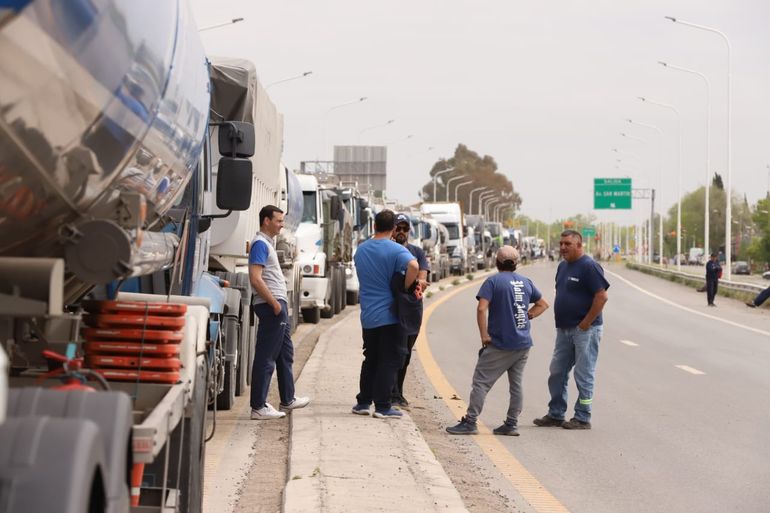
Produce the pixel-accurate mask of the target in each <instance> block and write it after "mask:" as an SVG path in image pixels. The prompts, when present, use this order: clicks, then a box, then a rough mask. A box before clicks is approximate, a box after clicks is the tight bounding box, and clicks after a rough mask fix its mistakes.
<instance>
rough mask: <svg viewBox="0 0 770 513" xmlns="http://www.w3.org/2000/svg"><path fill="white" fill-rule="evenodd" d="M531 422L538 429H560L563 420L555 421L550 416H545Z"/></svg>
mask: <svg viewBox="0 0 770 513" xmlns="http://www.w3.org/2000/svg"><path fill="white" fill-rule="evenodd" d="M532 422H533V423H534V424H535V425H536V426H539V427H561V425H562V424H564V419H555V418H553V417H551V416H550V415H545V416H543V417H540V418H539V419H535V420H533V421H532Z"/></svg>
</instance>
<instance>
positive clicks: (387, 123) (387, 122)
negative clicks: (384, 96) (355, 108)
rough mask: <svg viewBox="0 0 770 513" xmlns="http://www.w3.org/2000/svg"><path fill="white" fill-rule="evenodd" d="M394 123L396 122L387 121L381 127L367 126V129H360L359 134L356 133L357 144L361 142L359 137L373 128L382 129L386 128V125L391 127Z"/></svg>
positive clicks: (392, 120)
mask: <svg viewBox="0 0 770 513" xmlns="http://www.w3.org/2000/svg"><path fill="white" fill-rule="evenodd" d="M395 122H396V120H395V119H389V120H387V121H386V122H385V123H382V124H381V125H374V126H369V127H366V128H364V129H362V130H361V131H360V132H358V142H359V143H360V142H361V136H362V135H363V134H364V132H368V131H369V130H374V129H375V128H384V127H386V126H388V125H392V124H393V123H395Z"/></svg>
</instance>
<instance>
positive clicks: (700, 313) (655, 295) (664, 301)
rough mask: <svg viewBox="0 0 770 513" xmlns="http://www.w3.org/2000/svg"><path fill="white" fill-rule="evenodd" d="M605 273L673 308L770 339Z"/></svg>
mask: <svg viewBox="0 0 770 513" xmlns="http://www.w3.org/2000/svg"><path fill="white" fill-rule="evenodd" d="M604 272H605V273H607V274H611V275H612V276H614V277H615V278H617V279H619V280H620V281H622V282H623V283H625V284H626V285H628V286H629V287H632V288H635V289H636V290H638V291H639V292H641V293H643V294H647V295H648V296H650V297H652V298H655V299H657V300H658V301H662V302H663V303H666V304H667V305H671V306H673V307H675V308H679V309H680V310H684V311H685V312H690V313H692V314H695V315H700V316H701V317H705V318H707V319H712V320H714V321H719V322H722V323H724V324H729V325H730V326H735V327H736V328H742V329H744V330H746V331H751V332H752V333H758V334H760V335H766V336H768V337H770V331H765V330H761V329H759V328H752V327H751V326H746V325H745V324H741V323H739V322H735V321H730V320H728V319H722V318H721V317H717V316H715V315H709V314H707V313H704V312H699V311H698V310H694V309H692V308H689V307H686V306H682V305H680V304H677V303H675V302H673V301H671V300H669V299H666V298H664V297H661V296H659V295H657V294H655V293H653V292H650V291H649V290H646V289H643V288H642V287H640V286H639V285H637V284H635V283H632V282H631V281H629V280H627V279H626V278H624V277H622V276H620V275H619V274H616V273H614V272H612V271H608V270H606V269H605V270H604Z"/></svg>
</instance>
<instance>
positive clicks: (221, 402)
mask: <svg viewBox="0 0 770 513" xmlns="http://www.w3.org/2000/svg"><path fill="white" fill-rule="evenodd" d="M236 370H237V369H236V366H235V362H225V380H224V388H223V389H222V391H221V392H220V393H219V395H218V396H217V410H223V411H227V410H229V409H230V408H232V407H233V404H234V403H235V382H236V381H237V379H238V377H237V376H236Z"/></svg>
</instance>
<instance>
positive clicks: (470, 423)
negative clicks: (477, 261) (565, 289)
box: [446, 246, 548, 436]
mask: <svg viewBox="0 0 770 513" xmlns="http://www.w3.org/2000/svg"><path fill="white" fill-rule="evenodd" d="M518 261H519V253H518V251H516V249H515V248H513V247H512V246H503V247H501V248H500V249H499V250H498V251H497V258H496V265H497V271H498V272H497V274H495V275H493V276H490V277H489V278H487V279H486V281H484V283H483V284H482V285H481V288H480V289H479V292H478V294H477V295H476V299H477V300H478V302H479V303H478V306H477V308H476V321H477V323H478V326H479V335H480V336H481V349H480V350H479V357H478V361H477V362H476V368H475V370H474V371H473V383H472V385H471V395H470V399H469V400H468V409H467V410H466V412H465V416H464V417H463V418H462V419H461V420H460V423H459V424H457V425H456V426H451V427H448V428H446V430H447V432H448V433H450V434H452V435H474V434H476V433H478V429H477V428H476V420H477V419H478V417H479V415H480V414H481V410H482V408H483V407H484V400H485V399H486V397H487V393H488V392H489V390H490V389H491V388H492V386H493V385H494V384H495V383H496V382H497V380H498V379H500V376H502V375H503V373H504V372H507V373H508V391H509V394H510V398H509V401H508V413H507V415H506V417H505V421H504V422H503V424H502V425H501V426H499V427H497V428H495V429H494V430H493V431H492V432H493V433H494V434H496V435H509V436H519V431H518V419H519V413H521V406H522V403H523V400H524V397H523V391H522V386H521V381H522V375H523V373H524V366H525V365H526V363H527V358H528V356H529V348H530V347H532V335H531V334H530V320H531V319H534V318H535V317H537V316H538V315H540V314H541V313H543V312H544V311H545V310H546V309H547V308H548V303H546V302H545V300H544V299H543V297H542V295H541V294H540V291H539V290H537V288H536V287H535V285H534V284H533V283H532V281H531V280H530V279H529V278H527V277H526V276H522V275H521V274H518V273H517V272H516V265H517V263H518ZM532 303H534V306H533V307H532V308H530V304H532ZM487 312H488V313H489V319H487Z"/></svg>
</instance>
